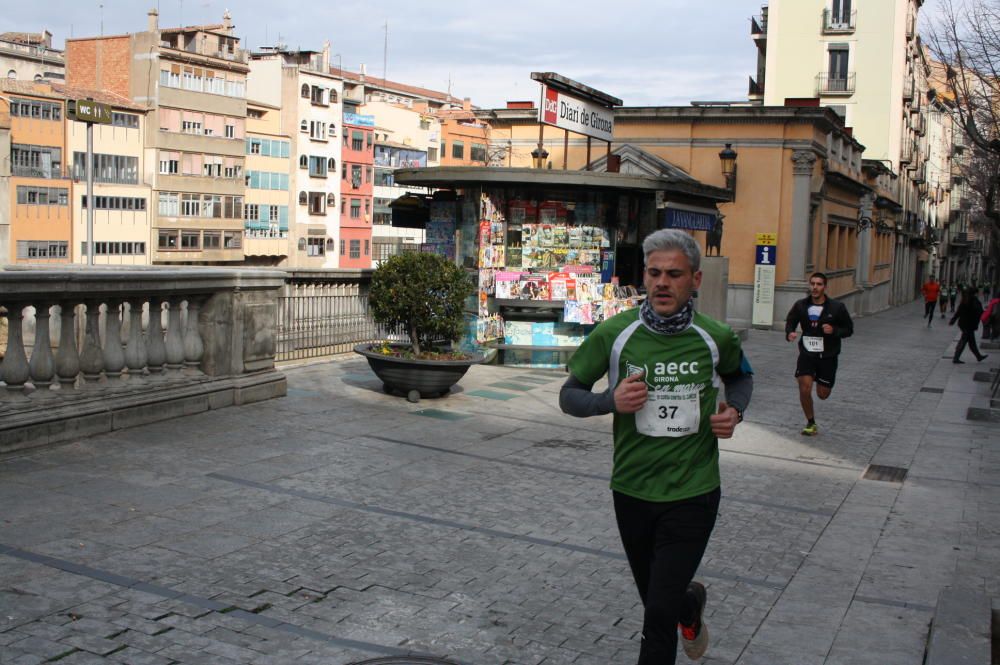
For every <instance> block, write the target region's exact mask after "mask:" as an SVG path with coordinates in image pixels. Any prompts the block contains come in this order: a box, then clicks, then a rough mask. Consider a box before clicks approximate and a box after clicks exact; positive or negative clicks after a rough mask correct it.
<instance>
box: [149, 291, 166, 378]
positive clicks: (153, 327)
mask: <svg viewBox="0 0 1000 665" xmlns="http://www.w3.org/2000/svg"><path fill="white" fill-rule="evenodd" d="M146 340H147V345H146V364H147V366H148V367H149V374H150V376H152V377H153V378H162V377H163V364H164V363H165V362H167V347H166V346H165V345H164V344H163V300H161V299H160V298H150V300H149V330H148V331H147V332H146Z"/></svg>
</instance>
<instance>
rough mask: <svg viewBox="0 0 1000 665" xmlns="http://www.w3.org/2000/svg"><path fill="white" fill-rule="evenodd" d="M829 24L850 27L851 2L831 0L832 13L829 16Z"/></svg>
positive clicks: (849, 0) (848, 0) (847, 0)
mask: <svg viewBox="0 0 1000 665" xmlns="http://www.w3.org/2000/svg"><path fill="white" fill-rule="evenodd" d="M830 23H832V24H835V25H850V23H851V0H833V11H832V12H831V15H830Z"/></svg>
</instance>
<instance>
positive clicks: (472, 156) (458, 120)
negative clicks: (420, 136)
mask: <svg viewBox="0 0 1000 665" xmlns="http://www.w3.org/2000/svg"><path fill="white" fill-rule="evenodd" d="M435 116H436V117H437V119H438V121H439V122H440V123H441V166H486V165H487V164H488V163H489V161H490V159H489V145H490V126H489V125H488V124H487V123H485V122H482V121H480V120H479V119H478V118H477V117H476V113H475V111H474V110H473V109H472V106H471V105H470V104H469V103H468V100H466V101H465V106H464V108H458V109H438V110H437V111H436V112H435Z"/></svg>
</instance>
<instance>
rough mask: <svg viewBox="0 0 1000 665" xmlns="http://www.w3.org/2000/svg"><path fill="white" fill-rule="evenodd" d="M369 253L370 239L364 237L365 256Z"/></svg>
mask: <svg viewBox="0 0 1000 665" xmlns="http://www.w3.org/2000/svg"><path fill="white" fill-rule="evenodd" d="M370 253H371V241H370V240H368V239H367V238H365V256H368V255H369V254H370Z"/></svg>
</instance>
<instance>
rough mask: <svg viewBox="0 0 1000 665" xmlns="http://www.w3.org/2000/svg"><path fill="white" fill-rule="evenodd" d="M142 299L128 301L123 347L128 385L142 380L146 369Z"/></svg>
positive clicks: (143, 300)
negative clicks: (126, 337)
mask: <svg viewBox="0 0 1000 665" xmlns="http://www.w3.org/2000/svg"><path fill="white" fill-rule="evenodd" d="M144 302H145V299H143V298H135V299H132V300H129V301H128V343H127V344H126V345H125V365H126V366H127V367H128V380H129V383H132V382H134V381H139V380H141V379H142V371H143V370H144V369H145V368H146V343H145V342H144V341H143V339H142V305H143V303H144Z"/></svg>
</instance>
